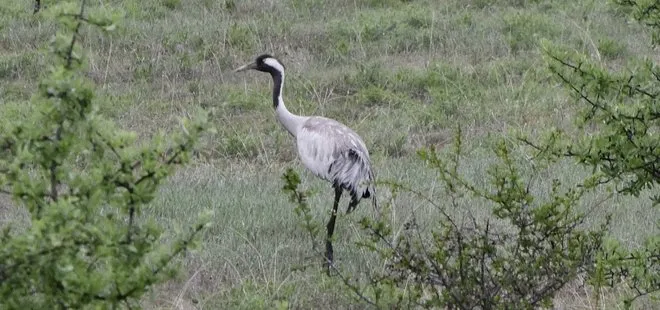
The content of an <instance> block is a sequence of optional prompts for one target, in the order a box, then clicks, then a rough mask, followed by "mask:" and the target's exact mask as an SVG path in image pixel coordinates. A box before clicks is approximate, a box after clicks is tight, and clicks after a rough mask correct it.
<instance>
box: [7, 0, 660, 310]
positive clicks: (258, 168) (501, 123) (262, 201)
mask: <svg viewBox="0 0 660 310" xmlns="http://www.w3.org/2000/svg"><path fill="white" fill-rule="evenodd" d="M46 2H47V1H46ZM90 2H91V3H92V6H94V7H96V9H102V8H103V7H102V6H103V5H105V6H107V8H114V9H119V10H120V11H122V12H123V13H124V14H125V19H124V21H123V23H122V25H121V27H120V28H119V29H118V31H117V34H116V35H113V36H110V37H100V36H98V32H96V31H93V30H91V31H87V32H86V35H87V37H86V38H85V39H84V41H83V45H84V51H86V52H87V56H88V57H89V61H88V64H89V77H90V78H91V79H92V81H94V83H96V85H97V98H98V100H99V103H100V109H101V111H102V112H103V113H104V114H106V115H108V116H109V117H111V118H112V119H114V120H116V121H117V122H118V123H119V124H120V125H121V126H122V127H123V128H127V129H130V130H135V131H136V132H138V133H139V134H140V135H141V137H144V138H147V137H149V136H151V135H152V134H154V133H156V132H158V131H161V130H173V129H174V130H175V129H178V126H179V123H178V121H177V118H178V117H181V116H185V115H187V114H188V113H192V111H193V110H194V109H196V108H198V107H203V108H205V109H209V110H213V116H212V117H213V118H212V120H213V123H214V126H215V127H216V128H217V134H216V135H213V136H209V137H207V138H206V139H205V140H204V141H203V145H202V149H201V150H200V154H201V155H202V156H201V158H200V160H199V162H197V163H196V164H195V165H193V166H191V167H190V168H187V169H185V170H182V171H179V172H178V173H177V174H176V175H175V176H173V177H172V178H171V179H170V180H169V182H168V183H167V184H165V185H164V186H163V188H162V190H161V195H160V196H159V197H158V198H157V199H156V201H154V203H153V204H152V205H151V207H150V208H149V209H148V210H147V211H146V212H145V214H144V215H143V216H145V217H150V218H154V219H157V220H158V222H160V223H162V224H163V225H164V226H165V227H167V228H168V231H175V229H176V227H181V226H184V225H186V224H188V223H192V221H194V219H195V218H196V215H197V214H198V213H199V212H200V211H201V210H203V209H205V208H210V209H213V210H214V211H215V218H214V226H213V228H212V229H209V230H208V231H206V233H205V235H204V239H203V240H204V242H203V247H202V248H201V249H200V250H199V251H197V252H193V253H188V254H187V255H186V256H185V257H184V258H183V259H182V260H181V263H182V264H183V266H184V267H185V268H184V272H183V273H182V275H181V277H180V278H179V279H178V280H177V281H175V282H173V283H170V284H167V285H165V286H163V287H159V288H157V289H156V290H155V292H154V293H153V296H150V297H149V298H148V299H147V300H145V305H149V307H153V308H176V309H189V308H191V307H193V306H194V307H198V308H205V309H219V308H238V309H254V308H273V307H277V306H283V307H286V306H289V307H291V308H319V307H320V308H328V309H337V308H348V307H350V306H351V305H354V304H355V303H356V301H355V300H354V298H353V297H352V296H350V295H346V294H345V293H343V292H342V291H341V290H339V289H338V287H339V286H340V283H339V280H338V279H336V278H332V279H329V278H327V277H324V276H322V274H321V273H320V272H316V271H317V270H319V271H320V268H318V267H319V265H320V263H319V262H320V259H319V258H318V257H316V256H314V254H313V252H312V250H311V248H310V245H311V243H310V241H309V240H308V238H307V235H306V233H305V232H304V231H303V230H302V228H300V226H299V221H298V219H297V218H296V217H295V214H294V212H293V206H292V205H291V204H290V203H289V202H288V200H287V197H286V196H285V195H284V194H283V193H282V192H281V186H282V182H281V180H280V176H281V175H282V173H283V172H284V170H285V169H286V168H287V167H294V168H295V169H296V170H297V171H299V172H303V170H304V168H303V167H302V165H301V164H300V163H299V161H298V160H297V159H296V151H295V149H294V146H293V141H292V139H291V138H290V137H289V135H288V134H287V133H286V132H285V131H284V130H283V129H282V128H281V127H280V125H279V124H277V122H276V120H275V118H274V115H273V111H272V106H271V102H270V93H269V92H270V87H271V85H270V83H271V82H270V80H269V78H268V77H267V76H266V75H264V74H257V73H247V74H232V73H231V70H232V69H234V68H236V67H238V66H239V65H242V64H244V63H246V62H249V61H252V60H253V58H254V57H255V56H257V55H258V54H261V53H264V52H268V53H272V54H274V55H277V56H278V57H279V58H280V59H281V60H282V61H283V62H284V63H285V65H286V66H287V69H288V72H287V80H286V83H285V90H284V97H285V100H286V103H287V106H288V108H289V109H290V110H291V111H294V112H296V113H300V114H303V115H324V116H327V117H332V118H335V119H337V120H339V121H341V122H343V123H345V124H347V125H349V126H350V127H352V128H353V129H355V130H356V131H357V132H358V133H360V134H361V136H362V137H363V138H364V140H365V142H366V143H367V145H368V146H369V148H370V151H371V153H372V157H373V161H374V166H375V169H376V172H377V176H378V178H379V179H383V180H388V179H390V180H396V181H399V182H402V183H404V184H409V185H411V186H412V187H414V188H416V189H418V190H419V191H421V192H424V193H426V194H427V195H429V196H432V197H436V198H437V199H438V200H439V201H442V199H443V197H442V195H441V191H440V184H439V182H438V181H437V180H436V179H435V178H434V174H433V173H432V172H431V171H428V170H426V168H425V167H424V165H423V163H422V162H421V161H419V160H418V159H417V158H416V156H415V151H416V150H417V149H418V148H420V147H424V146H429V147H438V148H440V149H442V148H443V147H445V146H446V145H447V144H448V143H450V141H451V138H452V135H453V132H454V130H455V129H456V126H457V125H460V126H461V127H462V129H463V132H464V133H465V135H466V136H465V141H467V148H468V150H469V152H468V154H467V157H466V162H465V163H464V166H463V167H464V172H465V173H466V175H468V176H469V177H470V178H471V179H473V180H476V181H477V182H481V183H483V179H484V176H485V173H486V169H487V167H488V165H489V163H492V162H493V160H492V158H491V155H490V154H489V153H488V148H489V146H490V142H491V140H492V139H493V137H497V136H500V135H503V134H507V133H508V132H509V131H511V130H523V131H525V132H528V133H531V134H532V135H535V134H538V133H542V132H543V131H544V130H547V129H549V128H551V127H553V126H554V127H562V128H564V129H566V130H567V131H569V132H572V131H574V130H575V128H574V127H573V125H572V121H571V117H572V115H573V113H574V112H575V110H576V108H577V105H576V104H575V101H574V100H573V99H570V98H569V97H568V95H567V93H566V92H565V91H564V90H563V89H562V88H561V87H560V86H559V85H558V84H557V83H556V81H554V80H553V79H551V76H550V75H549V73H548V72H547V70H546V69H545V63H544V61H543V59H542V53H541V51H540V49H539V40H541V39H548V40H550V41H553V42H557V43H561V44H564V45H566V46H569V47H571V48H573V49H576V50H579V51H583V52H585V53H588V54H590V55H592V57H594V58H595V59H599V60H601V61H603V62H607V64H608V65H611V66H613V67H619V66H621V65H624V64H625V63H626V62H627V60H628V59H629V57H630V56H633V55H637V56H644V55H646V56H652V55H655V54H654V52H653V51H652V50H651V49H650V47H649V46H648V44H646V42H649V34H648V33H647V32H646V31H645V30H644V29H642V28H640V27H638V26H636V25H634V24H627V23H626V18H625V16H623V15H622V14H620V12H618V11H617V10H615V9H613V8H612V7H610V6H608V5H606V4H604V3H601V1H546V2H547V3H544V2H543V1H484V0H472V1H458V0H450V1H430V0H429V1H424V0H419V1H396V0H389V1H373V0H350V1H349V0H339V1H334V2H331V1H320V0H286V1H266V0H245V1H235V0H225V1H208V0H207V1H204V0H202V1H178V0H145V1H137V0H129V1H90ZM0 12H3V14H0V31H1V32H2V33H3V35H2V36H0V94H1V96H0V120H2V119H12V120H15V119H17V118H18V119H20V117H21V116H22V115H26V113H29V111H30V108H29V100H30V96H31V95H32V93H33V91H34V90H35V89H36V87H37V83H38V78H39V77H40V76H41V75H42V74H43V72H44V71H45V69H46V67H47V60H46V59H45V57H44V56H43V51H44V49H43V48H44V47H45V46H46V45H45V44H46V42H47V41H48V38H49V37H50V36H51V35H52V34H53V33H54V28H53V27H52V25H51V24H50V23H48V22H45V21H44V19H43V18H41V17H40V15H39V14H37V15H36V16H33V15H32V14H31V2H30V1H15V2H7V1H5V2H3V3H2V4H0ZM5 12H6V13H7V14H5ZM40 14H45V13H43V12H42V13H40ZM523 151H524V150H520V151H519V152H523ZM576 171H578V172H576ZM583 175H584V174H583V173H582V172H579V169H576V167H575V164H574V163H572V162H568V161H567V162H561V163H560V164H558V165H557V166H556V167H552V169H549V170H548V171H544V172H542V176H543V177H537V178H536V179H535V180H534V184H535V190H536V191H537V193H539V194H540V195H543V193H544V190H547V189H548V188H549V185H550V183H549V182H550V181H549V180H550V179H552V178H558V179H560V180H564V181H566V182H568V183H569V184H570V183H571V182H577V181H578V180H579V178H580V177H581V176H583ZM303 179H304V181H303V184H304V186H305V187H306V188H309V189H313V190H314V191H315V192H316V195H315V196H314V197H313V198H312V199H311V201H310V204H311V205H312V206H314V215H315V217H316V218H317V219H318V220H319V221H321V222H323V221H325V219H326V218H327V211H328V208H329V206H330V203H331V199H332V197H331V196H332V194H331V192H332V191H331V189H330V186H329V184H327V183H324V182H322V181H320V180H317V179H315V178H314V177H313V176H311V175H310V174H309V173H303ZM601 194H602V193H601ZM389 198H390V193H388V191H387V190H386V188H385V187H383V188H380V191H379V199H380V201H383V202H387V201H388V200H389ZM598 198H599V197H598V195H594V196H590V197H588V198H587V199H586V200H585V202H584V206H583V207H584V208H585V210H586V209H589V208H591V207H593V206H595V205H597V204H598V203H599V202H600V200H599V199H598ZM0 199H4V198H0ZM392 203H393V205H394V211H395V213H394V215H393V216H392V218H391V223H392V226H393V227H394V229H395V231H396V230H397V229H401V227H402V225H403V223H404V222H405V221H406V219H408V218H409V217H410V216H411V214H412V213H411V212H412V211H413V210H415V212H416V214H417V216H418V217H419V218H424V219H426V220H427V222H426V223H425V225H426V227H429V228H430V227H433V220H434V218H435V216H436V215H437V214H436V211H435V210H434V209H433V208H431V207H430V206H428V205H424V204H421V203H420V202H419V201H416V200H415V199H414V198H413V197H410V196H409V195H400V196H397V198H396V199H395V200H393V201H392ZM463 204H464V205H465V206H466V209H465V210H453V212H455V214H456V215H457V216H458V215H460V214H462V212H466V210H470V211H471V212H473V213H475V214H477V215H478V216H481V217H484V216H487V215H488V214H489V210H488V209H487V205H483V204H479V203H478V202H476V203H475V202H474V201H472V202H470V201H465V202H463ZM9 205H10V203H9V202H7V201H5V200H0V220H2V222H5V221H7V222H8V221H10V220H12V219H17V218H19V219H24V218H25V215H24V213H23V212H21V211H17V210H16V209H14V208H12V207H10V206H9ZM365 206H366V204H365ZM342 208H345V206H344V207H342ZM358 210H359V211H358V212H357V213H356V214H353V215H351V216H340V219H339V222H338V223H339V224H338V230H337V238H338V240H337V242H336V243H335V244H336V246H335V248H336V258H337V260H338V263H339V265H340V266H341V268H343V269H344V270H347V271H348V272H357V271H359V270H362V269H364V268H376V267H378V266H373V265H374V264H375V260H373V259H372V258H371V257H370V256H369V255H368V253H364V252H363V251H361V250H359V249H357V248H356V247H355V246H353V242H355V241H358V240H359V239H360V238H363V237H364V236H361V235H360V233H359V225H358V224H357V221H358V220H359V219H360V218H361V217H362V216H364V215H367V214H369V211H370V208H369V207H364V206H363V207H362V208H359V209H358ZM595 210H596V211H594V213H593V220H594V222H597V220H598V219H602V217H603V216H604V214H606V213H608V212H611V213H613V214H614V217H613V218H614V223H613V227H612V235H613V236H615V237H617V238H619V239H621V240H623V241H624V242H625V243H626V244H627V245H628V246H631V247H634V246H636V245H638V244H639V242H641V241H642V240H643V238H644V237H645V236H648V235H650V234H657V233H658V231H657V227H656V226H655V223H656V222H657V220H658V219H659V218H660V214H659V213H658V211H657V209H652V208H651V207H650V202H649V201H648V199H646V198H645V197H640V198H638V199H632V198H619V197H617V198H615V199H613V200H610V201H607V202H605V203H604V204H602V205H600V206H599V207H598V208H596V209H595ZM305 268H307V269H305ZM299 269H304V270H306V271H299ZM618 294H620V292H616V291H615V292H604V293H602V295H603V296H602V298H603V299H604V300H607V301H612V302H610V303H609V304H608V303H604V302H602V301H601V304H600V306H596V303H595V301H594V300H595V299H594V297H593V296H595V295H597V293H593V292H588V289H585V288H581V287H580V286H579V285H578V284H575V285H573V284H572V285H570V286H569V287H567V288H566V290H565V292H562V294H560V296H558V297H557V299H556V303H557V305H558V307H560V308H563V309H592V308H602V309H610V308H615V309H616V308H620V307H621V305H618V304H616V303H613V302H614V301H615V300H616V297H617V296H619V295H618ZM644 302H645V301H644ZM644 302H643V303H642V304H641V305H642V306H644V305H646V304H645V303H644Z"/></svg>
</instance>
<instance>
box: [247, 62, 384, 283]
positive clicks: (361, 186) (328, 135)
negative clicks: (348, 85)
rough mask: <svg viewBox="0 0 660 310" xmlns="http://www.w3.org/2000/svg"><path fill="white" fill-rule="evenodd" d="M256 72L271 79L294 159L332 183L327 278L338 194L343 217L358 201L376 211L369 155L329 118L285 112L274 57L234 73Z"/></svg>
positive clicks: (354, 137) (280, 71)
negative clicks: (345, 199) (345, 200)
mask: <svg viewBox="0 0 660 310" xmlns="http://www.w3.org/2000/svg"><path fill="white" fill-rule="evenodd" d="M249 69H253V70H257V71H261V72H267V73H270V75H271V77H272V78H273V107H274V108H275V114H276V116H277V119H278V120H279V122H280V123H281V124H282V126H283V127H284V128H285V129H286V130H287V131H288V132H289V133H290V134H291V135H292V136H293V137H294V138H295V139H296V146H297V148H298V155H299V157H300V160H301V161H302V163H303V165H304V166H305V167H306V168H307V169H309V170H310V171H311V172H312V173H314V174H315V175H316V176H318V177H320V178H322V179H325V180H327V181H329V182H331V183H332V187H333V188H334V189H335V201H334V204H333V207H332V213H331V214H330V220H329V221H328V225H327V232H328V235H327V238H326V261H325V263H326V267H327V268H328V274H329V273H330V267H331V266H332V263H333V250H332V240H331V238H332V235H333V233H334V227H335V219H336V216H337V207H338V204H339V200H340V198H341V194H342V192H343V191H344V190H347V191H348V192H349V193H350V195H351V201H350V202H349V204H348V208H347V209H346V213H350V212H352V211H353V210H354V209H355V207H356V206H357V205H358V203H359V201H360V200H361V199H362V198H371V199H372V202H373V206H374V209H375V210H376V211H377V210H378V206H377V203H376V192H375V188H374V173H373V170H372V169H371V161H370V159H369V151H368V150H367V147H366V145H365V144H364V141H362V139H361V138H360V136H358V134H356V133H355V132H354V131H353V130H352V129H350V128H348V127H347V126H345V125H343V124H341V123H339V122H337V121H335V120H333V119H329V118H325V117H320V116H299V115H295V114H293V113H291V112H289V110H287V108H286V106H285V105H284V100H283V99H282V88H283V85H284V65H283V64H282V63H281V62H280V61H279V60H277V59H276V58H275V57H273V56H270V55H268V54H264V55H261V56H259V57H257V59H256V60H255V61H254V62H252V63H250V64H247V65H244V66H242V67H240V68H238V69H236V70H235V72H239V71H244V70H249Z"/></svg>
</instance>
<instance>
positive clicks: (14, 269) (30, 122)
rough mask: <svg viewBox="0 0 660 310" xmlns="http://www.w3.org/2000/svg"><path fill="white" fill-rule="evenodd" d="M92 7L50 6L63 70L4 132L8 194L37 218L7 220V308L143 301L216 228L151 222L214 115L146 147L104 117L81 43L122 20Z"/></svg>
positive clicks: (0, 289) (0, 170)
mask: <svg viewBox="0 0 660 310" xmlns="http://www.w3.org/2000/svg"><path fill="white" fill-rule="evenodd" d="M88 10H93V8H87V7H86V6H85V1H82V3H81V4H80V5H77V4H75V3H74V2H69V1H60V2H58V3H57V4H53V5H51V6H50V7H49V8H47V9H46V10H45V11H44V13H48V14H49V15H52V16H55V17H56V18H57V19H58V20H59V21H60V24H61V26H62V27H61V30H60V32H58V34H57V35H56V37H55V39H54V40H53V41H52V46H51V51H52V55H53V56H54V58H55V59H54V61H53V62H52V63H53V66H52V67H51V68H50V72H49V74H47V75H46V77H45V78H44V79H43V80H42V81H41V82H40V83H39V88H38V92H37V94H36V95H35V96H34V97H33V99H32V102H31V105H33V113H31V114H30V115H29V117H28V118H27V119H18V120H15V121H13V122H9V123H4V124H2V130H1V131H0V195H7V196H11V197H12V198H13V200H14V201H15V203H16V206H15V207H16V208H19V207H22V208H26V209H27V211H29V214H30V221H29V223H28V225H27V227H16V226H15V225H7V226H5V227H3V230H2V234H1V235H0V308H3V309H19V308H26V309H70V308H74V309H82V308H95V309H97V308H102V309H105V308H116V307H117V306H119V305H122V306H127V307H129V308H132V307H135V306H137V302H138V301H139V298H140V297H141V296H142V295H143V294H144V293H145V292H147V291H148V290H149V289H150V288H151V287H152V286H153V285H155V284H158V283H161V282H163V281H165V280H167V279H169V278H171V277H172V276H173V275H174V273H175V272H176V270H177V268H176V266H175V265H174V264H173V260H174V259H175V257H176V256H177V255H179V254H181V253H183V252H184V251H186V250H188V249H189V248H190V247H191V246H193V245H194V244H195V240H196V238H195V236H196V235H197V234H198V233H199V232H200V231H201V230H202V229H203V228H204V227H205V226H206V225H207V223H208V221H207V220H205V219H204V218H200V220H199V222H198V223H197V224H196V225H194V226H193V227H191V228H190V230H189V231H188V232H187V233H185V234H183V235H181V236H176V237H175V238H173V239H171V240H172V241H171V242H164V241H163V240H162V238H161V236H162V233H163V231H162V230H161V229H160V228H159V227H158V225H156V223H153V222H147V221H144V220H143V219H141V217H140V214H141V211H142V208H143V207H144V206H145V205H146V204H148V203H149V202H150V201H152V199H153V198H154V196H155V195H156V193H157V189H158V186H159V184H160V183H161V182H162V181H163V180H164V179H165V178H166V177H167V176H168V175H169V174H170V173H171V172H172V171H173V169H174V168H175V167H176V166H180V165H182V164H184V163H186V162H187V161H188V157H189V155H190V154H191V152H192V151H193V147H194V145H195V143H196V141H197V140H198V137H199V135H200V134H201V132H202V131H203V130H204V129H205V128H206V124H205V121H204V117H205V116H204V115H203V114H200V118H199V120H196V121H191V120H185V121H183V124H182V126H183V128H184V130H183V132H182V133H181V134H179V135H175V136H173V137H172V138H171V139H166V138H165V137H164V136H159V137H157V138H155V139H154V140H153V141H152V142H151V143H149V144H146V145H145V146H142V147H137V146H135V144H136V143H135V142H136V135H135V134H133V133H131V132H124V131H122V130H119V129H117V128H116V127H115V126H114V124H113V123H112V122H110V121H108V120H106V119H105V118H104V117H103V115H100V114H99V113H98V109H99V107H98V105H97V103H96V100H95V99H94V92H93V86H92V85H91V83H90V82H88V81H87V80H86V78H85V72H84V69H85V66H84V63H85V62H84V58H83V57H82V54H83V52H82V49H81V48H80V46H79V44H78V42H79V41H80V40H81V33H83V32H82V30H81V28H82V27H84V26H85V25H87V24H91V25H94V26H96V27H98V28H100V29H102V30H105V31H111V30H113V29H114V27H115V20H112V19H109V18H104V17H103V16H102V15H100V14H96V13H98V12H94V11H91V12H89V14H88ZM48 14H47V15H48Z"/></svg>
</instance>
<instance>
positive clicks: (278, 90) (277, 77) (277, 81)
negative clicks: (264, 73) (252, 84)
mask: <svg viewBox="0 0 660 310" xmlns="http://www.w3.org/2000/svg"><path fill="white" fill-rule="evenodd" d="M270 75H271V76H272V77H273V108H276V109H277V106H278V105H279V104H280V102H279V100H277V98H279V97H280V94H282V82H283V80H284V79H283V77H282V74H281V73H279V72H271V73H270Z"/></svg>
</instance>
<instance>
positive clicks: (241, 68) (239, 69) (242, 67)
mask: <svg viewBox="0 0 660 310" xmlns="http://www.w3.org/2000/svg"><path fill="white" fill-rule="evenodd" d="M256 68H257V63H255V62H253V63H249V64H247V65H244V66H240V67H238V68H236V69H235V70H234V72H241V71H245V70H250V69H256Z"/></svg>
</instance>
